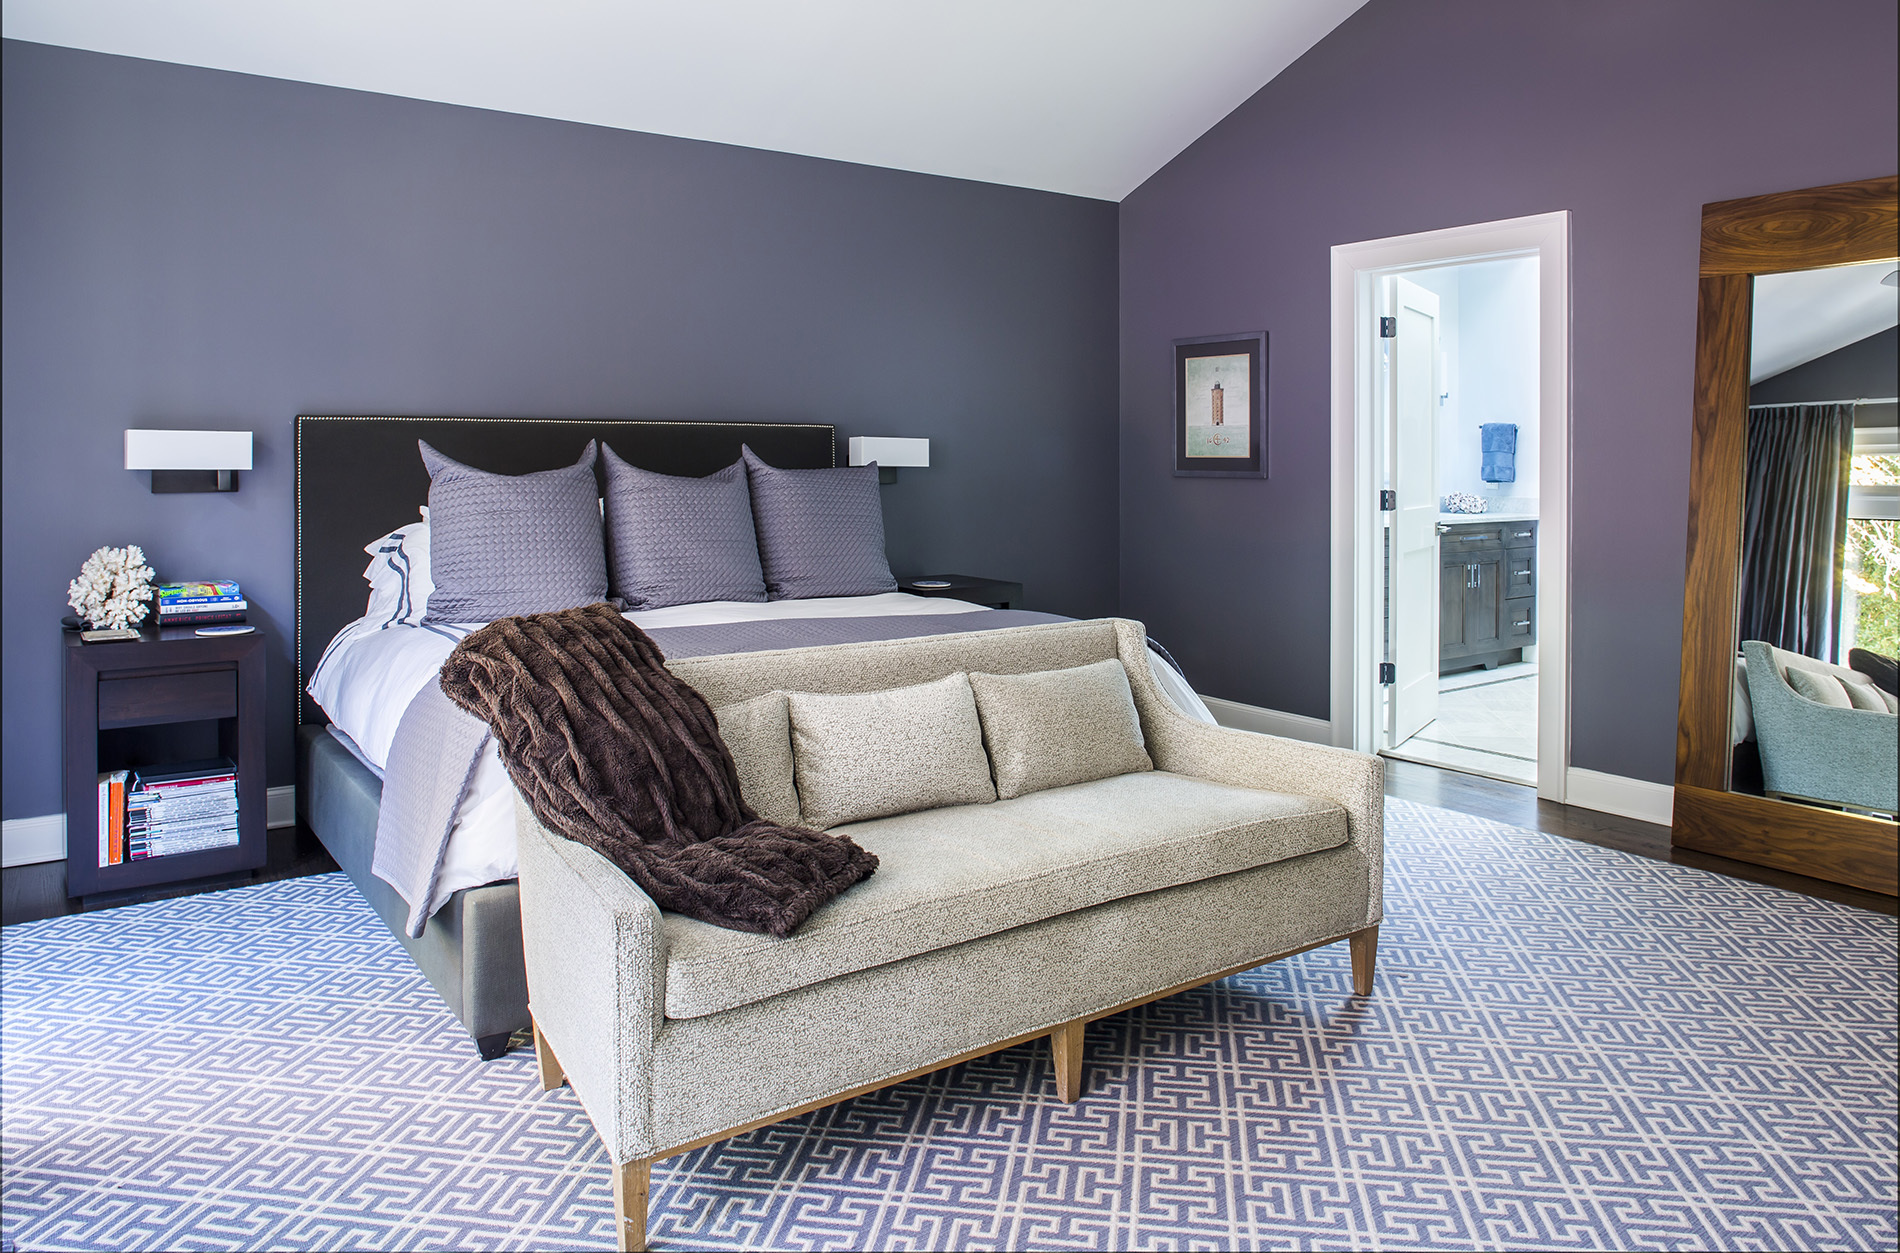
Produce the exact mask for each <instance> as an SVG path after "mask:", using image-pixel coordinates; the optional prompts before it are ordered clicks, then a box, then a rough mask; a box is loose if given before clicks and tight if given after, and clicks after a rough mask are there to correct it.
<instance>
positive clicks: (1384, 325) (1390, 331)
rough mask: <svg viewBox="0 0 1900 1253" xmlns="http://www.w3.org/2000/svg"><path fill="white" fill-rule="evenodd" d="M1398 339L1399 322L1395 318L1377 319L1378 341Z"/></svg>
mask: <svg viewBox="0 0 1900 1253" xmlns="http://www.w3.org/2000/svg"><path fill="white" fill-rule="evenodd" d="M1398 337H1399V320H1398V319H1397V318H1380V319H1379V338H1380V339H1397V338H1398Z"/></svg>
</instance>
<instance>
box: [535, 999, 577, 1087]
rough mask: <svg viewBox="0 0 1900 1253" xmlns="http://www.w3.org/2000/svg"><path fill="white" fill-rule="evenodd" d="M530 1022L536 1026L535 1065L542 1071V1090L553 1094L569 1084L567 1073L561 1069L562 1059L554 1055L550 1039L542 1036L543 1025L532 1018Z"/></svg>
mask: <svg viewBox="0 0 1900 1253" xmlns="http://www.w3.org/2000/svg"><path fill="white" fill-rule="evenodd" d="M528 1021H529V1022H530V1023H532V1024H533V1026H534V1064H535V1065H536V1066H537V1067H539V1068H540V1071H541V1090H542V1091H543V1092H552V1091H554V1089H556V1088H558V1087H560V1086H561V1085H562V1084H564V1083H566V1082H567V1072H566V1071H564V1070H562V1069H561V1059H560V1058H558V1057H556V1056H555V1055H554V1049H553V1048H552V1047H551V1046H550V1045H549V1044H548V1038H547V1037H546V1036H544V1035H542V1034H541V1024H540V1023H538V1022H535V1021H534V1019H533V1017H532V1016H531V1017H530V1018H529V1019H528Z"/></svg>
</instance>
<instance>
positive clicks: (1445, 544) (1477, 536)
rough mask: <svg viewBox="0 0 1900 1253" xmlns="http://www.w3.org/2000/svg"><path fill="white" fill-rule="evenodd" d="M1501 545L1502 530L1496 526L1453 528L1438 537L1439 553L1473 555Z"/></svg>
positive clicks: (1460, 526) (1461, 526)
mask: <svg viewBox="0 0 1900 1253" xmlns="http://www.w3.org/2000/svg"><path fill="white" fill-rule="evenodd" d="M1502 543H1503V528H1501V527H1496V526H1474V527H1466V526H1463V525H1459V526H1453V527H1451V528H1450V529H1449V530H1447V531H1445V532H1444V533H1443V534H1441V535H1440V536H1439V537H1438V546H1439V551H1440V552H1441V553H1452V554H1455V553H1475V552H1480V551H1482V550H1484V549H1495V548H1497V547H1499V546H1500V545H1501V544H1502Z"/></svg>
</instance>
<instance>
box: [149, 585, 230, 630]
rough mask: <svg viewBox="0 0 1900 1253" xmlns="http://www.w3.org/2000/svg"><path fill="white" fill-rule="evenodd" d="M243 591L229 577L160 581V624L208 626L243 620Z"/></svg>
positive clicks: (165, 625) (166, 625) (162, 625)
mask: <svg viewBox="0 0 1900 1253" xmlns="http://www.w3.org/2000/svg"><path fill="white" fill-rule="evenodd" d="M245 607H246V606H245V601H244V593H243V592H241V591H239V590H238V585H237V584H236V583H233V582H232V581H231V580H229V579H220V580H218V581H217V582H215V583H161V584H159V585H158V625H159V626H161V627H182V626H209V625H211V624H213V623H221V622H242V621H244V610H245Z"/></svg>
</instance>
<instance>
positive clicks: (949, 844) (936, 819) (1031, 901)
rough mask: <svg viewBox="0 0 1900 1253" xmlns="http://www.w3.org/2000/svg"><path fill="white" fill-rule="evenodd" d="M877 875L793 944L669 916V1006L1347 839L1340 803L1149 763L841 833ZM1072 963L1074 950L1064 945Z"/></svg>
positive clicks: (709, 1005)
mask: <svg viewBox="0 0 1900 1253" xmlns="http://www.w3.org/2000/svg"><path fill="white" fill-rule="evenodd" d="M837 831H838V832H839V833H840V834H845V835H849V836H850V837H851V838H852V839H854V840H856V841H857V842H858V843H859V844H860V845H862V846H863V847H864V848H867V849H869V850H870V851H872V852H874V853H876V854H877V855H878V859H879V865H878V870H877V873H876V874H874V875H872V876H871V877H870V878H869V879H867V880H865V881H864V882H862V883H860V884H858V885H856V886H855V887H853V888H852V889H851V890H850V891H848V892H845V893H843V894H841V895H839V896H838V897H837V898H836V899H834V900H832V901H830V902H828V903H827V904H825V905H823V906H822V907H820V908H819V909H818V910H817V911H816V912H815V913H813V914H812V916H811V917H810V918H809V919H807V920H806V922H805V924H804V925H803V926H802V927H800V928H799V930H798V932H797V933H796V934H795V935H793V936H791V937H789V938H788V939H783V940H775V939H772V938H771V937H770V936H763V935H754V934H751V933H749V932H743V931H732V930H728V929H726V928H723V927H715V926H711V925H709V924H707V923H703V922H697V921H694V920H693V919H690V918H685V917H682V916H680V915H678V914H672V913H667V914H662V915H661V918H660V927H661V930H662V931H663V932H664V933H665V937H666V944H667V960H666V1011H665V1012H666V1016H667V1017H668V1018H699V1017H703V1016H705V1015H707V1014H716V1013H719V1012H721V1011H723V1010H727V1009H732V1008H734V1007H736V1006H739V1005H746V1004H750V1003H751V1002H753V1001H760V1000H764V999H765V998H766V997H768V996H776V995H778V994H779V993H781V992H787V991H790V990H791V989H793V988H800V987H805V986H808V985H810V984H814V983H819V982H822V981H823V980H826V979H831V978H836V977H837V976H839V975H844V974H849V973H851V972H853V971H857V970H868V969H870V968H871V967H873V966H881V965H884V964H885V963H886V962H893V961H899V960H902V959H903V958H906V957H913V956H915V955H917V954H919V953H927V952H931V951H932V950H935V949H939V948H944V947H947V946H949V945H952V944H960V943H963V942H964V941H966V940H973V939H976V938H978V937H980V936H985V935H992V934H994V933H996V932H999V931H1006V930H1008V929H1010V928H1011V927H1020V926H1024V925H1026V924H1028V923H1032V922H1040V921H1042V920H1043V919H1045V918H1053V917H1055V916H1057V915H1058V914H1066V913H1069V912H1071V911H1073V910H1077V909H1086V908H1088V907H1090V906H1092V905H1100V904H1102V903H1104V902H1107V901H1112V900H1116V899H1118V898H1120V897H1124V896H1133V895H1136V894H1138V893H1142V892H1153V891H1158V890H1160V889H1162V888H1168V887H1174V886H1176V885H1177V884H1182V883H1191V882H1194V881H1196V880H1200V879H1206V878H1211V877H1213V876H1215V875H1223V874H1231V873H1233V872H1235V871H1239V870H1248V869H1251V868H1253V867H1255V866H1264V865H1267V864H1269V863H1271V862H1277V861H1284V860H1286V859H1287V858H1289V857H1299V856H1301V855H1303V854H1306V853H1312V852H1317V851H1319V850H1321V849H1326V848H1334V847H1337V846H1338V845H1340V844H1343V843H1345V842H1346V811H1345V810H1343V809H1341V808H1340V807H1339V806H1338V805H1335V804H1333V803H1332V802H1330V801H1323V800H1318V799H1315V798H1313V797H1310V796H1292V795H1287V794H1285V793H1280V792H1261V791H1255V790H1253V789H1250V788H1239V787H1230V786H1228V785H1226V784H1223V783H1211V782H1209V781H1207V780H1205V779H1195V778H1190V777H1188V776H1186V775H1178V774H1171V773H1168V772H1166V771H1159V770H1156V771H1144V772H1141V773H1139V774H1125V775H1118V776H1116V777H1114V778H1109V779H1097V780H1094V781H1093V782H1089V783H1077V784H1072V785H1070V786H1068V787H1059V788H1051V789H1049V790H1047V791H1042V792H1032V793H1030V794H1029V795H1027V796H1019V797H1016V798H1014V799H1011V800H1006V801H995V802H993V803H991V804H987V805H957V806H953V807H949V808H943V809H928V810H923V811H921V812H917V813H909V814H901V815H898V816H896V817H892V818H880V819H876V820H874V821H871V822H860V823H854V824H851V825H849V826H844V827H839V828H837ZM1051 959H1052V961H1054V962H1056V964H1057V966H1059V965H1060V960H1061V955H1060V954H1051Z"/></svg>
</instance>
